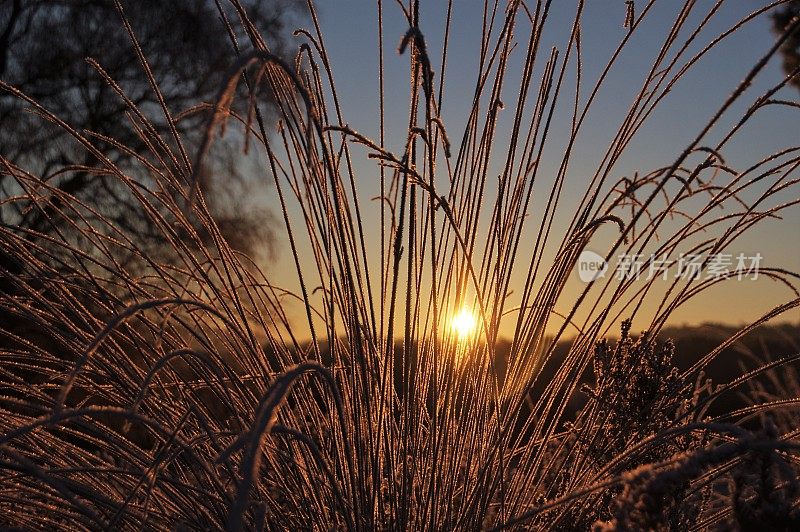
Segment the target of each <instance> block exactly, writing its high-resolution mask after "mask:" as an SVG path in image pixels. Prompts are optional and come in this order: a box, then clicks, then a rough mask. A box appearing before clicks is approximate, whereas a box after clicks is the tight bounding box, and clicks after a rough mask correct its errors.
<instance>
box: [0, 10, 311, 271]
mask: <svg viewBox="0 0 800 532" xmlns="http://www.w3.org/2000/svg"><path fill="white" fill-rule="evenodd" d="M232 4H234V6H235V7H241V8H242V9H243V12H244V13H246V17H247V23H252V24H253V25H254V26H255V28H256V29H257V31H259V32H260V34H261V35H264V36H265V38H266V40H267V41H268V42H267V45H268V46H269V47H270V49H271V50H272V51H273V52H276V53H278V54H281V53H283V52H284V50H285V48H286V43H287V41H288V39H289V38H290V35H289V34H288V32H287V30H286V28H287V27H290V26H292V25H294V22H296V19H297V18H299V17H303V16H304V15H305V13H306V11H305V10H306V8H305V2H300V1H298V0H268V1H258V0H240V1H239V2H233V3H232ZM237 4H238V5H237ZM121 7H122V8H123V9H124V15H125V19H127V21H128V22H129V24H130V26H129V27H126V26H125V24H123V18H122V16H121V13H120V10H119V9H118V7H117V6H116V4H115V2H114V1H113V0H75V1H70V2H64V1H61V0H32V1H31V0H28V1H23V0H12V1H2V2H0V79H2V80H3V81H5V82H6V83H8V84H10V85H12V86H14V87H15V88H17V89H19V90H20V91H21V92H23V93H25V94H26V95H28V96H30V97H32V98H33V99H34V100H36V101H37V102H39V103H40V104H41V105H42V106H43V107H44V108H45V109H47V110H49V111H52V113H53V114H54V115H55V116H58V117H60V118H62V119H63V120H64V121H65V122H66V123H67V124H69V125H70V126H72V127H74V128H75V129H76V130H78V131H91V132H92V133H93V134H96V135H94V138H95V139H98V143H99V145H100V146H101V148H102V151H103V153H105V154H107V155H108V156H109V157H110V158H112V160H114V162H115V163H118V164H120V165H121V166H122V167H124V166H125V163H126V160H130V159H131V157H132V156H133V155H134V154H140V153H145V152H146V151H147V146H146V142H145V141H144V140H143V139H142V135H141V134H140V133H139V132H137V131H136V128H135V127H134V124H135V122H134V121H131V120H128V119H126V113H128V112H129V111H130V109H129V106H128V105H126V102H124V101H123V100H122V99H121V98H120V97H119V95H118V94H116V93H115V90H114V88H113V87H112V86H111V84H110V83H109V81H108V80H107V79H104V76H103V75H102V74H101V72H100V71H99V69H98V68H97V67H96V66H95V65H93V64H91V63H90V61H88V60H87V59H88V58H91V59H92V60H94V61H96V64H97V65H99V66H100V67H101V68H102V70H104V71H105V72H106V73H107V74H108V77H110V78H111V79H112V80H114V82H116V83H117V84H118V85H119V87H121V89H122V90H123V91H124V92H125V94H127V96H128V97H129V98H130V101H131V102H132V103H133V104H134V105H135V106H136V107H137V108H139V109H141V110H142V111H143V112H144V113H145V114H146V115H147V117H148V119H150V120H151V121H152V123H153V124H154V126H155V127H156V129H157V130H159V131H158V132H159V133H165V132H167V131H168V126H169V124H168V121H167V120H166V119H164V116H163V114H162V112H161V109H160V105H161V104H160V102H159V99H158V96H157V93H156V92H155V91H154V90H153V87H151V84H150V83H149V80H148V77H147V76H146V74H145V70H144V67H143V65H142V63H141V62H140V60H139V57H138V54H137V51H136V48H135V47H136V46H138V47H140V49H141V53H142V55H143V57H144V58H146V61H147V64H148V65H149V68H150V70H151V71H152V74H153V78H154V80H155V81H156V83H157V84H158V86H159V88H160V91H161V94H162V96H163V103H164V104H165V106H166V107H167V108H168V109H169V110H170V112H171V113H173V116H178V115H179V113H181V112H182V111H185V110H186V109H188V108H191V107H192V106H194V105H196V104H198V103H201V102H212V101H213V99H214V98H215V96H216V94H217V91H218V90H219V87H220V84H221V83H222V81H223V77H224V75H225V74H226V72H228V69H229V67H230V65H231V64H232V63H233V62H234V61H235V60H236V53H237V51H236V50H235V49H234V45H233V44H232V37H233V38H237V37H238V38H239V39H241V37H242V36H243V35H244V33H245V30H244V29H243V28H244V27H245V23H244V21H243V20H242V18H241V14H242V12H239V11H237V9H235V8H234V7H231V5H226V6H224V7H223V5H222V3H220V2H217V1H216V0H170V1H168V2H167V1H163V0H137V1H135V2H131V1H124V2H122V3H121ZM289 22H292V24H287V23H289ZM128 30H130V33H132V34H133V35H134V36H135V41H136V42H134V40H133V39H132V37H131V35H130V33H129V31H128ZM260 102H261V103H264V104H266V105H265V106H264V108H265V109H269V104H270V103H271V100H270V95H269V94H261V95H260ZM30 111H31V109H30V108H29V106H28V105H27V104H26V103H25V102H24V101H21V100H20V99H19V98H17V97H15V96H14V95H12V94H9V93H7V92H5V91H0V131H3V134H2V135H0V156H1V157H2V160H4V161H5V163H6V164H8V163H10V162H13V164H15V165H19V166H20V167H22V168H25V169H26V170H28V171H30V172H31V173H32V174H34V175H37V176H41V179H42V181H43V182H47V183H48V184H49V185H55V186H57V188H58V190H59V191H60V192H63V193H66V194H69V195H72V196H75V197H77V198H79V199H81V200H83V201H86V202H87V203H88V204H90V205H92V206H93V207H95V208H97V209H99V211H100V212H102V214H103V215H104V216H108V217H111V218H112V219H113V220H114V221H115V222H116V224H117V225H118V226H119V227H120V228H121V229H123V230H125V231H126V232H128V233H130V234H134V235H137V236H138V237H140V238H141V239H142V240H143V241H147V240H148V227H146V225H144V226H143V225H142V224H140V223H139V221H140V220H142V219H143V217H141V216H139V215H138V214H139V213H138V209H140V208H141V207H140V205H139V204H138V202H136V201H132V198H131V197H130V193H129V192H128V191H126V190H124V189H123V188H122V187H116V186H115V183H114V180H113V179H111V178H109V177H108V176H106V175H104V174H102V173H95V172H92V171H91V170H90V169H91V168H92V167H95V166H96V165H97V161H94V160H93V158H92V156H91V155H90V154H89V153H88V152H87V151H86V150H85V149H83V148H82V147H81V146H79V145H78V144H77V143H76V142H74V140H72V139H70V136H69V135H67V134H66V132H65V131H64V130H63V129H62V128H60V127H58V126H56V125H54V124H51V123H49V122H48V121H47V120H44V119H43V118H42V117H41V116H39V115H38V114H37V113H34V112H30ZM206 118H207V114H204V113H196V114H189V115H187V116H186V117H182V118H181V119H180V120H179V121H177V127H178V129H179V134H180V135H181V137H182V138H184V139H185V140H188V141H189V143H191V142H192V141H193V140H194V141H196V140H198V139H199V137H200V135H201V132H202V128H203V124H204V121H205V119H206ZM101 136H105V137H109V138H113V139H115V140H116V141H118V142H119V143H120V144H121V145H124V146H125V147H126V148H127V149H129V150H130V152H126V151H125V150H122V149H119V148H118V147H117V146H115V145H113V144H112V143H108V142H105V143H104V142H103V141H102V138H103V137H101ZM167 137H168V135H167ZM223 146H224V144H223ZM228 154H231V152H230V150H228ZM216 155H217V157H215V158H214V163H215V166H214V168H215V170H214V172H215V174H216V175H217V177H216V178H215V179H214V180H211V179H204V180H203V183H204V186H205V187H207V188H210V187H215V184H218V183H219V182H221V181H224V183H225V186H224V187H221V186H217V187H215V188H214V193H213V194H210V193H209V194H207V196H208V197H209V198H211V199H209V207H210V208H211V210H212V212H213V213H214V215H215V218H216V219H217V222H218V224H219V225H220V228H221V229H222V230H223V232H224V233H225V234H226V236H227V237H228V238H229V240H231V244H232V245H233V246H234V247H236V248H239V249H244V250H247V251H252V249H251V248H252V247H253V246H254V245H255V244H256V243H257V242H263V241H264V240H265V239H264V238H262V237H268V234H267V233H265V230H268V227H269V225H268V224H265V221H266V216H267V213H266V211H265V210H263V209H262V210H259V209H254V208H252V207H253V206H249V207H248V208H244V207H243V206H242V205H241V204H240V203H239V202H240V201H241V198H242V197H243V196H245V195H242V194H235V193H234V192H233V191H236V190H239V191H241V187H238V188H237V186H236V184H237V183H238V184H239V185H241V184H242V183H243V182H244V180H242V179H238V180H237V179H231V178H237V177H241V175H240V174H241V173H242V165H241V163H234V162H233V157H226V151H225V150H224V149H221V150H220V149H218V150H217V152H216ZM3 166H4V165H0V199H2V202H1V203H0V222H2V223H3V224H4V225H5V226H6V227H13V228H14V230H25V231H28V232H29V237H30V238H37V236H41V235H43V234H47V233H49V232H51V231H53V230H55V227H56V226H58V225H63V224H61V223H60V221H59V220H54V219H52V215H53V214H54V213H55V212H57V209H56V208H48V207H47V206H45V207H41V206H38V205H33V204H32V203H31V202H30V201H28V202H27V204H26V201H25V200H24V195H25V192H24V190H21V189H20V187H19V185H18V183H15V182H14V180H13V179H11V178H10V175H9V172H8V168H5V169H4V168H3ZM68 168H73V169H74V170H71V171H65V169H68ZM142 179H143V180H144V181H145V182H146V176H144V177H142ZM207 192H208V191H207ZM10 198H13V199H14V201H9V199H10ZM52 201H53V202H57V201H58V198H57V197H55V196H54V197H53V199H52ZM51 207H56V205H52V206H51ZM59 216H63V213H60V214H59ZM266 240H269V238H266ZM149 244H150V245H152V247H153V248H154V249H153V250H154V252H157V248H158V245H159V243H158V242H157V241H151V242H149ZM6 266H7V267H8V265H6Z"/></svg>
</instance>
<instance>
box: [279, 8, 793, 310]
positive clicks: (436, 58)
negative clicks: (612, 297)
mask: <svg viewBox="0 0 800 532" xmlns="http://www.w3.org/2000/svg"><path fill="white" fill-rule="evenodd" d="M383 4H384V6H383V17H384V37H385V39H384V61H385V69H384V71H385V88H386V90H385V94H386V127H387V129H386V131H387V133H386V135H387V143H386V144H387V147H388V148H389V149H391V150H395V151H402V143H403V142H404V140H405V133H404V131H405V123H406V122H407V120H408V118H407V112H408V94H409V88H408V68H409V66H408V65H409V58H408V57H407V56H400V55H398V53H397V45H398V43H399V41H400V38H401V37H402V35H403V34H404V33H405V31H406V30H407V24H406V22H405V19H404V17H403V16H402V13H401V10H400V8H399V7H398V6H397V4H396V3H395V2H392V1H388V0H387V1H384V2H383ZM636 4H637V7H638V8H641V7H639V6H642V7H643V6H644V4H645V3H644V2H639V1H637V2H636ZM681 4H683V2H678V1H672V0H670V1H667V0H661V1H657V2H656V3H655V5H654V7H653V11H652V12H651V13H650V14H649V15H648V17H647V19H646V20H645V23H644V25H643V26H642V27H641V28H640V29H638V30H637V32H636V33H635V34H634V36H633V40H632V42H631V43H630V45H629V46H628V47H627V49H626V51H625V53H623V55H622V56H621V57H620V60H619V61H618V63H617V65H616V66H615V67H614V69H613V70H612V71H611V74H610V76H609V79H608V80H607V82H606V83H605V84H604V86H603V89H602V90H601V92H600V94H599V95H598V99H597V101H596V103H595V104H594V107H593V110H592V111H591V112H590V113H589V115H588V117H587V123H586V126H585V127H584V129H583V131H582V133H581V134H580V135H579V137H578V140H577V144H576V147H575V153H576V154H578V155H577V156H576V157H574V158H573V163H572V165H571V167H570V172H569V174H568V178H567V185H566V190H565V197H564V201H563V203H562V205H563V208H562V210H561V213H560V215H559V216H558V217H557V218H556V223H558V221H559V220H561V221H563V222H564V223H566V222H568V221H569V219H570V218H571V215H572V214H573V213H574V209H571V208H570V207H571V206H574V205H577V201H578V199H579V193H580V192H582V191H583V189H584V188H585V182H586V180H587V179H589V178H591V176H592V175H593V174H594V171H595V169H596V168H597V165H598V164H599V162H600V159H601V157H602V155H603V153H604V151H605V149H606V148H607V147H608V144H609V142H610V141H611V140H612V138H613V135H614V133H615V131H616V129H617V127H618V126H619V123H620V120H621V118H622V117H623V116H624V113H625V112H626V111H627V109H628V108H629V106H630V104H631V102H632V99H633V97H634V95H635V94H636V93H637V92H638V91H639V89H640V88H641V86H642V83H643V81H644V77H645V75H646V73H647V71H648V69H649V67H650V65H651V64H652V61H653V58H654V57H655V54H656V53H657V52H658V49H659V47H660V45H661V43H662V42H663V39H664V37H665V36H666V35H667V32H668V31H669V27H670V25H671V23H672V22H673V21H674V20H675V17H676V14H677V12H678V10H679V8H680V6H681ZM713 4H714V2H710V1H707V0H701V1H698V2H697V6H696V8H695V9H694V11H693V14H692V15H691V17H690V21H689V23H688V24H687V27H688V28H694V27H695V26H696V25H697V23H699V21H700V20H701V18H702V17H703V16H704V15H705V14H706V13H707V12H708V10H709V9H711V7H712V6H713ZM503 5H504V3H501V8H500V10H499V15H498V16H499V18H500V19H502V14H503V7H502V6H503ZM763 5H764V4H763V3H762V2H757V1H755V0H735V1H728V2H726V4H725V5H724V7H723V8H722V9H721V10H720V11H719V12H718V13H717V14H716V15H715V16H714V18H712V20H711V22H710V24H709V25H708V26H707V27H706V28H705V29H704V31H703V32H702V33H701V34H700V36H699V38H698V43H699V44H700V45H705V44H706V43H708V42H709V41H710V40H711V39H712V38H714V36H716V35H717V34H719V33H721V32H723V31H724V30H726V29H727V28H728V27H730V26H731V25H732V24H734V23H735V22H736V21H737V20H739V19H741V18H742V17H743V16H745V15H746V14H748V13H749V12H752V11H753V10H755V9H758V8H760V7H762V6H763ZM575 9H576V2H574V1H572V0H555V1H554V2H553V7H552V12H551V18H550V20H549V23H548V24H549V30H547V31H546V33H545V35H544V43H543V49H548V48H549V47H550V46H556V47H558V48H559V49H560V50H561V52H562V54H563V51H564V48H565V45H566V42H567V39H568V37H569V31H570V28H571V24H572V20H573V18H574V15H575ZM317 10H318V15H319V20H320V24H321V28H322V32H323V37H324V41H325V46H326V49H327V52H328V54H329V57H330V60H331V64H332V66H333V72H334V82H335V84H336V88H337V92H338V95H339V98H340V100H341V104H342V108H343V114H344V120H345V122H347V123H348V124H349V125H350V126H351V127H353V128H354V129H356V130H357V131H359V132H361V133H363V134H365V135H367V136H370V137H372V138H378V116H379V115H378V108H379V107H378V76H377V72H378V54H377V42H378V31H377V13H378V11H377V3H376V2H375V1H369V0H336V1H335V2H334V1H327V2H320V3H318V4H317ZM446 10H447V2H445V1H438V0H437V1H435V2H434V1H422V2H421V10H420V19H421V24H420V26H421V30H422V32H423V34H424V36H425V39H426V42H427V45H428V50H429V55H430V57H431V61H432V63H433V69H434V71H435V75H436V83H437V85H438V83H440V82H441V79H442V78H441V75H442V69H441V49H442V43H443V39H444V35H443V29H444V26H445V24H444V21H445V15H446ZM482 13H483V2H480V1H477V0H457V1H455V2H453V19H452V29H451V34H450V43H449V50H448V58H447V68H446V70H445V77H444V83H445V98H444V101H443V105H442V110H441V112H442V116H443V117H444V121H445V123H446V125H447V128H448V132H449V135H450V137H451V140H453V142H454V143H455V142H457V140H458V139H459V138H460V134H461V132H463V128H464V124H465V120H466V118H467V114H468V112H469V109H470V106H471V104H472V98H473V94H474V90H475V80H476V74H477V72H478V52H479V47H480V35H481V19H482ZM624 19H625V2H624V1H623V0H587V1H586V4H585V11H584V15H583V21H584V22H583V25H582V53H583V79H584V82H583V89H582V91H583V92H582V97H583V98H584V99H585V97H586V94H587V93H588V90H589V88H590V87H591V86H593V85H594V82H595V80H596V79H597V77H598V76H599V74H600V72H601V71H602V68H603V67H604V66H605V64H606V62H607V61H608V58H609V57H610V56H611V54H612V52H613V50H614V49H615V48H616V46H617V45H618V43H619V41H620V40H621V39H622V38H623V37H624V35H625V33H626V31H627V30H626V29H625V28H623V21H624ZM528 31H529V27H526V24H523V23H519V24H518V27H517V36H518V39H519V40H520V41H521V43H520V45H519V46H518V48H517V49H516V50H515V51H514V52H513V53H512V60H511V66H510V70H511V71H512V72H517V73H518V72H519V71H520V70H521V69H520V68H519V66H520V65H521V62H522V60H523V59H524V52H525V50H524V43H525V40H526V39H527V32H528ZM682 35H683V36H686V35H688V33H687V32H686V31H684V33H683V34H682ZM774 39H775V37H774V34H773V33H772V32H771V30H770V21H769V19H768V18H767V17H764V16H762V17H760V18H758V19H756V20H754V21H753V22H751V23H749V24H748V25H746V26H745V27H744V28H742V29H741V30H740V31H738V32H737V33H736V34H735V35H733V36H732V37H730V38H729V39H727V40H726V42H725V43H724V44H723V45H721V46H719V47H718V49H716V50H713V51H712V52H711V53H710V54H708V55H707V56H706V57H705V58H704V59H703V60H702V61H701V62H700V63H699V64H698V65H696V66H695V67H694V68H693V69H692V70H691V71H690V72H689V73H688V74H687V75H686V76H685V77H684V78H683V80H682V81H681V82H680V83H678V85H677V86H676V87H675V89H674V90H673V91H672V92H671V93H670V94H669V95H668V97H667V100H665V102H664V103H663V104H662V105H661V106H660V108H659V110H657V111H656V112H655V113H654V114H653V115H652V116H651V118H650V119H649V121H648V123H647V124H646V126H645V127H644V128H643V130H642V131H641V132H640V133H639V135H638V136H637V138H636V140H635V141H634V142H633V143H632V144H631V146H630V147H629V149H628V150H627V152H626V155H625V156H624V157H623V158H622V159H621V160H620V161H619V162H618V164H617V165H616V166H615V168H614V171H613V172H612V173H613V175H614V176H615V177H619V176H624V175H631V174H632V173H633V172H634V171H636V170H638V171H640V172H642V171H646V170H649V169H652V168H656V167H659V166H663V165H668V164H669V163H671V162H672V161H673V160H674V159H675V157H676V155H677V154H679V153H680V152H681V151H682V149H683V148H685V146H686V145H687V144H688V141H689V140H691V139H692V138H693V137H694V136H695V135H696V133H697V132H698V131H699V130H700V129H701V128H702V126H703V125H704V124H705V123H706V122H707V121H708V119H709V118H710V117H711V116H712V115H713V113H714V112H715V111H716V110H717V109H718V108H719V106H720V105H721V104H722V103H723V102H724V101H725V99H726V97H727V96H728V95H729V94H730V93H731V92H732V91H733V90H734V88H735V87H736V86H737V85H738V83H739V82H740V81H741V80H742V78H743V77H744V76H745V74H746V73H747V72H748V71H749V70H750V68H751V67H752V66H753V65H754V64H755V63H756V61H757V60H758V59H759V58H760V57H761V56H763V55H764V53H765V52H766V51H767V50H768V49H769V47H770V46H771V45H772V44H773V43H774ZM697 50H699V46H694V47H693V48H691V49H690V52H691V53H692V54H693V52H694V51H697ZM689 56H690V55H689ZM689 56H687V57H689ZM543 63H544V61H543V60H542V61H539V63H538V65H539V66H538V68H537V71H536V72H535V73H534V79H537V80H538V79H539V78H540V76H541V68H542V65H543ZM782 76H783V73H782V71H781V68H780V61H779V59H778V58H775V59H773V60H772V62H771V63H770V64H769V65H768V66H767V68H766V69H765V70H764V71H763V72H762V73H761V75H760V76H759V77H758V78H757V79H756V82H755V83H754V84H753V86H752V87H751V88H750V89H749V90H748V92H747V93H746V94H745V95H744V97H743V98H742V99H741V100H740V102H738V103H737V104H736V105H735V106H734V108H732V109H731V112H730V113H729V114H728V115H727V117H726V118H725V119H723V120H722V121H721V122H720V125H719V126H718V127H717V128H715V130H713V131H712V132H711V134H710V136H709V139H708V141H707V142H705V143H704V144H709V145H710V144H713V141H715V140H717V139H718V138H719V135H720V134H721V133H722V132H724V131H726V130H727V129H728V128H729V127H730V126H731V125H732V124H733V123H734V122H735V120H737V119H738V118H739V117H740V116H741V114H742V112H743V111H744V110H745V109H746V108H747V107H748V106H749V105H750V104H751V103H752V102H753V100H754V99H755V98H756V97H757V96H758V95H760V94H761V93H762V92H763V91H764V90H765V89H767V88H768V87H770V86H772V85H773V84H775V83H776V82H777V81H778V80H780V79H781V78H782ZM568 77H569V76H568ZM511 79H512V80H514V81H512V82H510V83H507V87H508V90H512V89H513V88H515V81H516V80H517V79H518V77H514V76H512V78H511ZM573 79H574V78H573ZM791 91H793V93H790V92H786V93H785V94H786V97H787V98H796V96H797V93H796V91H795V90H794V89H791ZM773 107H774V108H773V109H765V110H763V111H761V112H760V113H759V115H758V116H757V117H756V118H755V119H754V120H752V122H751V123H749V124H748V125H747V126H746V128H745V130H744V131H743V133H742V134H741V135H740V136H739V137H738V138H737V139H736V140H735V141H733V142H731V143H730V144H729V145H728V146H727V149H726V151H725V152H724V154H723V155H724V156H725V157H726V160H727V162H728V164H729V166H732V167H734V168H743V167H747V166H749V164H751V163H753V162H755V161H757V160H759V159H761V158H762V157H764V156H765V155H767V154H769V153H773V152H775V151H777V150H778V149H780V148H782V147H786V146H790V145H793V144H797V140H798V139H800V134H799V131H798V127H797V123H798V122H797V118H796V117H794V116H792V114H793V113H797V111H791V110H790V111H787V110H786V109H785V108H780V107H778V106H773ZM507 118H510V117H507ZM569 120H570V110H569V108H568V106H561V111H560V112H557V113H556V126H555V127H554V129H553V132H552V137H551V138H552V142H551V143H550V152H548V151H547V150H545V155H544V158H543V159H544V164H543V168H542V171H543V173H545V174H546V173H547V172H554V171H555V169H556V168H557V165H558V163H559V162H560V152H559V150H561V149H562V148H563V145H564V142H565V141H566V139H567V136H568V133H569ZM502 125H503V120H502V119H501V127H502ZM506 125H508V124H507V120H506ZM503 138H504V137H503V134H502V133H501V134H500V135H499V136H498V142H502V140H503ZM356 165H357V171H358V174H359V187H360V189H359V195H360V196H361V197H362V198H369V197H372V196H375V195H377V193H378V190H379V189H378V179H377V167H376V166H375V165H374V163H373V162H369V161H367V160H366V159H358V158H357V159H356ZM489 193H491V190H490V191H489ZM786 199H790V197H789V196H787V198H786ZM534 201H536V200H534ZM370 208H372V209H377V206H376V205H374V204H372V205H370V206H367V207H366V209H370ZM532 208H533V209H536V205H534V206H533V207H532ZM798 230H800V209H798V208H796V207H795V208H793V209H791V210H789V211H786V212H785V217H784V219H783V220H779V221H769V222H766V223H764V224H763V225H762V226H761V227H759V228H757V230H756V231H754V232H753V233H752V234H750V235H749V236H747V237H746V238H743V239H742V240H741V241H739V242H737V243H736V244H735V245H734V246H733V247H732V248H731V250H732V251H734V252H746V253H755V252H759V253H761V254H762V255H763V256H764V257H765V262H766V263H769V264H770V265H775V266H781V267H784V268H788V269H790V270H791V269H793V270H798V271H800V246H798V245H797V244H798V236H797V232H798ZM376 231H377V229H376V228H373V234H372V238H373V239H375V242H377V241H378V240H377V239H376V238H375V236H376V234H377V232H376ZM284 249H285V248H284ZM282 255H283V257H282V258H281V259H279V263H280V264H283V263H284V262H285V264H286V265H287V267H288V266H289V265H290V260H291V259H290V257H289V256H288V252H286V253H282ZM376 258H377V257H376ZM278 269H280V267H279V268H278ZM289 269H291V268H289ZM578 289H579V285H576V286H575V287H574V288H572V289H571V290H574V291H575V293H577V290H578ZM569 291H570V289H569V288H568V289H567V293H569ZM786 297H787V293H786V290H785V289H783V288H781V287H779V286H777V285H776V284H775V283H772V282H766V283H761V282H759V283H751V284H750V285H747V286H740V287H737V289H736V290H729V289H720V290H719V291H718V293H715V294H713V297H712V298H707V299H709V300H710V302H708V301H705V302H697V303H696V304H693V305H692V306H690V307H688V308H687V309H686V310H685V312H684V313H678V315H676V316H675V318H674V321H676V322H679V323H681V322H687V323H696V322H700V321H706V320H716V321H727V322H733V323H739V322H744V321H747V320H751V319H753V318H754V317H755V315H757V314H759V313H761V312H763V311H764V310H766V309H767V308H769V307H770V306H771V305H772V304H776V303H779V302H781V301H784V300H785V299H786ZM720 309H724V312H721V311H720ZM720 316H724V319H722V320H720ZM787 318H789V319H793V320H795V321H796V320H797V319H798V318H800V316H798V315H797V314H796V313H795V314H794V315H790V316H787Z"/></svg>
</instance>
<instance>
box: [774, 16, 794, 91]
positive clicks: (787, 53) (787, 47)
mask: <svg viewBox="0 0 800 532" xmlns="http://www.w3.org/2000/svg"><path fill="white" fill-rule="evenodd" d="M797 17H800V0H790V1H789V2H788V3H787V4H786V5H785V6H784V7H783V8H782V9H779V10H777V11H775V12H774V13H773V15H772V29H773V30H774V31H775V33H776V34H777V35H782V34H783V32H784V31H786V28H788V27H789V25H790V24H791V23H792V21H793V20H794V19H795V18H797ZM781 54H782V55H783V70H784V72H786V73H787V74H791V73H793V72H796V71H797V69H798V68H800V31H798V30H795V31H794V32H793V33H792V35H790V36H789V38H788V39H786V41H785V42H784V43H783V46H781ZM789 83H791V84H792V85H794V86H795V87H797V88H798V89H800V77H798V76H795V77H794V78H792V80H791V81H790V82H789Z"/></svg>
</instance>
